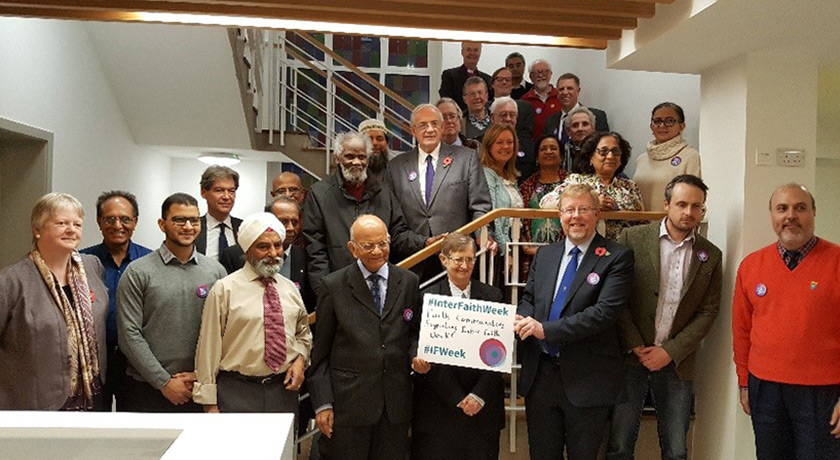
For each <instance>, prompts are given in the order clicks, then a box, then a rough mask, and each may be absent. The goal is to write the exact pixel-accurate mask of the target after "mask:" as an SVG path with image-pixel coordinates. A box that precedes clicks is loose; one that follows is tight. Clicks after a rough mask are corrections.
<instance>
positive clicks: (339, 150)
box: [333, 131, 373, 158]
mask: <svg viewBox="0 0 840 460" xmlns="http://www.w3.org/2000/svg"><path fill="white" fill-rule="evenodd" d="M353 142H361V143H362V145H364V146H365V155H366V156H368V157H370V153H371V151H373V144H371V142H370V138H369V137H367V136H365V135H362V134H359V133H356V132H353V131H347V132H343V133H339V134H338V135H337V136H335V141H333V155H334V156H335V157H336V158H337V157H340V156H341V155H343V154H344V146H345V145H346V144H350V143H353Z"/></svg>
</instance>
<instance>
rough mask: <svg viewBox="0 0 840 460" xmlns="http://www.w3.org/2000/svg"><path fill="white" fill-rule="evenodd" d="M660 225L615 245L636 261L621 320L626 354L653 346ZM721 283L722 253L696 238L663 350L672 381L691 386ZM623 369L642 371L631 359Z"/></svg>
mask: <svg viewBox="0 0 840 460" xmlns="http://www.w3.org/2000/svg"><path fill="white" fill-rule="evenodd" d="M661 223H662V221H656V222H652V223H650V224H648V225H642V226H637V227H631V228H627V229H625V230H624V231H623V232H622V233H621V235H620V236H619V237H618V243H619V244H622V245H624V246H627V247H629V248H630V249H632V250H633V252H634V253H635V256H636V264H635V271H634V274H635V276H634V279H633V295H632V297H631V298H630V302H629V308H627V309H625V310H624V312H623V314H622V318H621V339H622V345H623V348H624V350H625V351H629V350H632V349H633V348H635V347H638V346H651V345H653V342H654V339H655V337H656V326H655V322H656V306H657V303H658V300H659V277H660V267H661V265H660V261H659V229H660V225H661ZM722 277H723V268H722V262H721V252H720V249H718V248H717V246H715V245H714V244H712V243H711V242H709V240H707V239H705V238H703V237H702V236H700V235H699V234H696V236H695V239H694V245H693V249H692V254H691V262H690V263H689V266H688V277H687V278H686V279H685V282H684V283H683V287H682V292H681V296H680V304H679V307H677V313H676V315H675V316H674V322H673V325H672V327H671V332H670V334H669V335H668V340H667V341H666V342H665V343H663V344H662V347H663V348H664V349H665V351H666V352H668V355H669V356H670V357H671V359H672V360H673V361H674V365H675V366H676V372H677V377H679V378H680V379H682V380H692V379H693V377H694V360H695V356H696V354H697V349H698V348H699V347H700V342H701V341H702V340H703V337H705V336H706V334H708V333H709V330H710V329H711V328H712V325H713V324H714V321H715V318H716V317H717V315H718V311H719V310H720V291H721V283H722ZM626 362H627V364H628V365H635V366H641V363H639V360H638V358H637V357H636V355H635V354H633V353H628V355H627V356H626Z"/></svg>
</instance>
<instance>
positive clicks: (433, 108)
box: [411, 104, 457, 126]
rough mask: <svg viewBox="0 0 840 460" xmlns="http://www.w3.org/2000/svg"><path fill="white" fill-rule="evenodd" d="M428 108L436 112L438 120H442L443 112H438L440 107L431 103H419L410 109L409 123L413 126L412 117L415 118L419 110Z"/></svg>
mask: <svg viewBox="0 0 840 460" xmlns="http://www.w3.org/2000/svg"><path fill="white" fill-rule="evenodd" d="M456 105H457V104H456ZM428 109H432V110H433V111H434V112H435V113H436V114H437V119H438V121H440V122H443V114H441V113H440V109H438V108H437V107H435V106H433V105H432V104H420V105H418V106H417V107H415V108H414V110H412V111H411V125H412V126H414V119H415V118H417V114H418V113H420V111H421V110H428Z"/></svg>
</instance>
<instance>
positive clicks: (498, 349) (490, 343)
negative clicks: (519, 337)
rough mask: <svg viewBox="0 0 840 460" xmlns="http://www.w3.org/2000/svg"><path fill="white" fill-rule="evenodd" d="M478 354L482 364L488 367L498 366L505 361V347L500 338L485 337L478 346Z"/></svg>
mask: <svg viewBox="0 0 840 460" xmlns="http://www.w3.org/2000/svg"><path fill="white" fill-rule="evenodd" d="M478 356H479V357H480V358H481V362H483V363H484V364H486V365H488V366H490V367H498V366H501V365H502V363H504V362H505V356H507V349H505V345H504V344H503V343H502V342H501V341H500V340H497V339H487V340H485V341H484V343H482V344H481V346H480V347H479V348H478Z"/></svg>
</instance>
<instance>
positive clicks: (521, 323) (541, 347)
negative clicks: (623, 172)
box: [514, 184, 634, 460]
mask: <svg viewBox="0 0 840 460" xmlns="http://www.w3.org/2000/svg"><path fill="white" fill-rule="evenodd" d="M599 214H600V213H599V210H598V194H597V192H595V191H593V190H592V189H591V188H590V187H589V186H587V185H584V184H581V185H574V186H570V187H568V188H566V190H565V191H564V192H563V194H562V195H561V196H560V222H561V225H562V226H563V230H564V231H565V233H566V238H565V239H563V240H561V241H558V242H556V243H554V244H551V245H550V246H546V247H543V248H541V249H540V250H539V251H538V252H537V255H536V256H535V257H534V261H533V263H532V264H531V272H530V274H529V276H528V283H527V285H526V287H525V292H524V293H523V295H522V299H521V300H520V302H519V308H518V309H517V313H518V314H517V319H516V323H515V325H514V330H515V331H516V333H517V334H518V335H519V338H520V340H521V341H522V342H521V345H520V348H519V356H520V357H521V360H522V375H521V378H520V383H519V385H520V386H519V388H520V392H521V394H522V395H523V396H525V415H526V419H527V422H528V444H529V446H530V452H531V458H533V459H536V460H541V459H556V458H563V450H564V448H565V449H566V452H567V453H568V459H569V460H595V459H596V458H597V455H598V450H599V448H600V446H601V441H602V440H603V439H604V434H605V432H606V429H607V424H608V417H609V410H610V407H611V406H613V405H615V404H616V403H618V402H621V399H622V390H623V388H624V364H623V361H622V355H621V349H620V346H619V336H618V323H619V318H620V317H621V314H622V310H623V309H624V308H625V307H626V304H627V301H628V298H629V296H630V295H631V292H630V288H631V282H632V276H633V264H634V258H633V252H632V251H630V250H629V249H627V248H625V247H623V246H621V245H619V244H617V243H614V242H612V241H610V240H607V239H606V238H604V237H602V236H601V235H598V234H597V233H595V227H596V225H597V223H598V217H599ZM575 264H576V266H577V268H576V269H575Z"/></svg>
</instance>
